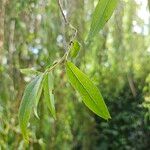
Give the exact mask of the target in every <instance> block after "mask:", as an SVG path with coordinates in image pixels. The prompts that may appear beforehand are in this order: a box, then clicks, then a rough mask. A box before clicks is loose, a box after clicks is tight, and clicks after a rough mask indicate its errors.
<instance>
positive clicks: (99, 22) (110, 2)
mask: <svg viewBox="0 0 150 150" xmlns="http://www.w3.org/2000/svg"><path fill="white" fill-rule="evenodd" d="M117 2H118V0H99V2H98V4H97V6H96V8H95V10H94V13H93V17H92V23H91V27H90V32H89V35H88V39H91V38H92V37H94V36H95V35H96V34H97V33H98V32H99V31H100V30H101V29H102V28H103V27H104V25H105V23H106V22H107V21H108V20H109V19H110V17H111V16H112V14H113V12H114V10H115V8H116V5H117Z"/></svg>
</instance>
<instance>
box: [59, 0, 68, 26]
mask: <svg viewBox="0 0 150 150" xmlns="http://www.w3.org/2000/svg"><path fill="white" fill-rule="evenodd" d="M57 2H58V6H59V8H60V11H61V14H62V16H63V18H64V21H65V23H66V24H69V22H68V20H67V18H66V16H65V14H64V12H63V8H62V6H61V3H60V0H57Z"/></svg>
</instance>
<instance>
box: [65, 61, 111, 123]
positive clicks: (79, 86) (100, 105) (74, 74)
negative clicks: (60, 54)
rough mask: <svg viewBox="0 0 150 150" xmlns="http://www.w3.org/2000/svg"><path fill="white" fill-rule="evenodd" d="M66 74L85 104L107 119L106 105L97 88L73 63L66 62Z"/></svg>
mask: <svg viewBox="0 0 150 150" xmlns="http://www.w3.org/2000/svg"><path fill="white" fill-rule="evenodd" d="M66 71H67V76H68V79H69V81H70V83H71V84H72V86H73V87H74V88H75V89H76V90H77V91H78V92H79V94H80V95H81V97H82V99H83V102H84V103H85V105H86V106H87V107H88V108H89V109H90V110H92V111H93V112H94V113H95V114H97V115H98V116H100V117H102V118H104V119H106V120H108V119H109V118H111V117H110V114H109V111H108V109H107V106H106V104H105V102H104V100H103V97H102V96H101V93H100V91H99V90H98V88H97V87H96V86H95V85H94V84H93V83H92V81H91V80H90V79H89V78H88V77H87V76H86V75H85V74H84V73H83V72H81V71H80V70H79V69H78V68H77V67H76V66H75V65H74V64H73V63H71V62H67V63H66Z"/></svg>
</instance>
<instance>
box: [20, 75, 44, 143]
mask: <svg viewBox="0 0 150 150" xmlns="http://www.w3.org/2000/svg"><path fill="white" fill-rule="evenodd" d="M42 81H43V74H41V75H39V76H37V77H35V79H33V81H31V82H30V83H29V84H28V85H27V86H26V88H25V91H24V95H23V98H22V102H21V105H20V108H19V124H20V128H21V131H22V134H23V137H24V139H25V140H26V141H28V134H27V125H28V122H29V119H30V115H31V111H32V107H33V105H34V104H35V103H36V101H37V97H38V94H39V89H40V87H41V85H42ZM38 98H39V97H38Z"/></svg>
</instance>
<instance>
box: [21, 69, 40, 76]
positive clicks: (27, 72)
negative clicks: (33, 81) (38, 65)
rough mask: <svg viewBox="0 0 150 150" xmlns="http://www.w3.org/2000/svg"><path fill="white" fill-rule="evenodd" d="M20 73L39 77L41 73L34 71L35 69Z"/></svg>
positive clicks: (24, 70)
mask: <svg viewBox="0 0 150 150" xmlns="http://www.w3.org/2000/svg"><path fill="white" fill-rule="evenodd" d="M20 72H21V73H23V74H25V75H39V74H40V73H41V72H39V71H36V70H34V69H33V68H24V69H20Z"/></svg>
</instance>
